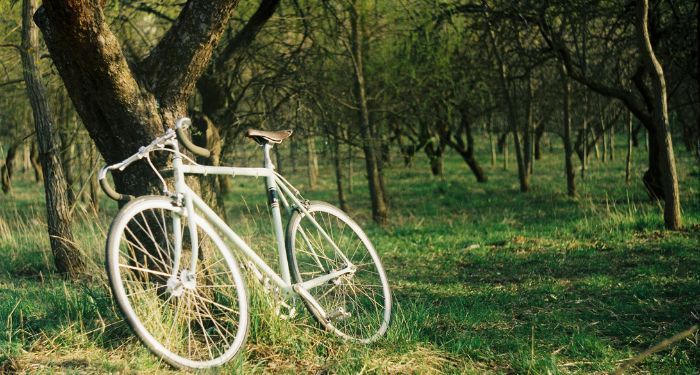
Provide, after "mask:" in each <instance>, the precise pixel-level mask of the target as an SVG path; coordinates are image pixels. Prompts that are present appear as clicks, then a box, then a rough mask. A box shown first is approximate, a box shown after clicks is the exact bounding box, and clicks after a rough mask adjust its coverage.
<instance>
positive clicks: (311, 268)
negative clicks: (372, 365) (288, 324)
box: [286, 202, 391, 343]
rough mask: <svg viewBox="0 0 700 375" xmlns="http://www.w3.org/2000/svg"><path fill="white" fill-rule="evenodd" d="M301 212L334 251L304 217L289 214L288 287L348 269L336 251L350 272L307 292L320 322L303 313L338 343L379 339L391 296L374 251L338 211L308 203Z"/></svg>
mask: <svg viewBox="0 0 700 375" xmlns="http://www.w3.org/2000/svg"><path fill="white" fill-rule="evenodd" d="M307 211H308V212H309V214H310V216H311V217H313V218H314V219H315V220H316V222H317V223H318V224H319V226H320V227H321V228H323V230H324V231H325V232H326V233H327V234H328V236H329V237H330V238H331V239H332V240H333V242H334V243H335V245H336V246H333V244H331V242H330V241H328V239H327V238H326V236H325V235H323V232H321V231H320V230H319V229H318V227H316V225H314V223H313V222H312V221H311V220H310V218H309V217H308V216H307V215H306V214H304V213H303V212H301V211H300V210H297V211H296V212H294V214H293V215H292V217H291V218H290V220H289V224H288V225H287V236H286V241H287V253H288V255H287V257H288V258H289V264H290V273H291V275H292V277H293V279H294V282H295V283H302V282H305V281H308V280H311V279H314V278H316V277H319V276H322V275H325V274H328V273H330V272H333V271H339V270H342V269H345V268H346V267H348V264H346V262H345V259H343V256H342V255H340V254H339V253H338V251H337V250H336V247H337V248H338V249H339V250H340V251H341V252H342V253H343V254H344V256H345V258H347V259H348V260H349V261H350V263H352V265H353V266H354V267H356V269H355V271H354V272H351V273H347V274H345V275H342V276H340V277H338V278H335V279H333V280H330V281H329V282H327V283H324V284H323V285H320V286H317V287H314V288H311V289H309V290H308V292H309V293H310V294H311V295H312V296H313V297H314V298H315V299H316V300H317V301H318V303H319V304H320V305H321V307H322V308H323V309H324V310H325V311H326V314H327V318H326V319H324V318H323V317H322V316H320V314H319V313H318V312H317V311H316V310H315V309H314V308H313V306H309V305H308V304H307V307H308V308H309V311H311V313H312V315H313V316H314V318H316V320H317V321H318V322H319V323H320V324H321V325H323V326H324V327H325V328H326V329H328V330H330V331H332V332H334V333H336V334H337V335H339V336H340V337H343V338H345V339H349V340H352V341H358V342H362V343H370V342H373V341H375V340H377V339H379V338H380V337H382V336H383V335H384V334H385V333H386V331H387V329H388V328H389V321H390V318H391V290H390V288H389V282H388V280H387V277H386V274H385V272H384V268H383V267H382V264H381V261H380V260H379V256H378V255H377V252H376V251H375V249H374V246H372V243H371V242H370V241H369V238H367V235H366V234H365V233H364V231H362V229H361V228H360V226H359V225H357V223H356V222H355V221H354V220H352V219H351V218H350V217H349V216H348V215H347V214H345V213H344V212H343V211H342V210H340V209H339V208H336V207H334V206H332V205H330V204H328V203H324V202H311V203H310V204H309V206H308V207H307Z"/></svg>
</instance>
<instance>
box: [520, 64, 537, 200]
mask: <svg viewBox="0 0 700 375" xmlns="http://www.w3.org/2000/svg"><path fill="white" fill-rule="evenodd" d="M532 84H533V83H532V72H531V71H528V72H527V82H526V86H527V87H526V90H525V93H526V95H525V121H526V122H525V132H524V134H523V138H524V142H523V149H524V151H525V152H524V155H523V168H525V173H526V174H528V175H531V174H532V171H533V167H532V159H533V140H534V133H535V131H534V119H533V113H532V105H533V103H532V101H533V98H532ZM528 178H529V177H528ZM521 191H527V190H522V186H521Z"/></svg>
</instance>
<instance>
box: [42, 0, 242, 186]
mask: <svg viewBox="0 0 700 375" xmlns="http://www.w3.org/2000/svg"><path fill="white" fill-rule="evenodd" d="M104 3H105V2H104V1H90V2H88V1H80V2H79V1H72V0H54V1H46V2H44V5H43V6H42V7H41V8H40V9H39V11H38V12H37V13H36V14H35V20H36V22H37V24H38V25H39V27H40V28H41V30H42V32H43V34H44V39H45V40H46V45H47V46H48V48H49V51H50V52H51V57H52V59H53V62H54V63H55V66H56V68H57V70H58V72H59V74H60V75H61V78H62V79H63V82H64V84H65V86H66V89H67V90H68V93H69V95H70V97H71V99H72V101H73V104H74V105H75V108H76V110H77V112H78V114H79V115H80V117H81V119H82V120H83V124H84V125H85V128H86V129H87V130H88V133H89V134H90V137H91V138H92V139H93V140H94V141H95V144H96V145H97V148H98V150H99V151H100V153H101V154H102V156H103V158H104V159H105V161H106V162H107V163H115V162H118V161H121V160H122V159H124V158H125V157H126V156H128V155H131V154H133V153H135V152H136V151H137V150H138V149H139V147H141V146H143V145H145V144H148V143H149V142H151V141H152V140H153V139H154V138H156V137H157V136H160V135H162V134H163V132H164V131H165V129H167V128H169V127H172V126H173V125H174V123H175V121H176V120H177V118H179V117H181V116H183V115H185V113H186V108H187V100H188V98H189V96H190V95H191V94H192V92H193V90H194V88H195V84H196V82H197V80H198V79H199V77H201V75H202V73H203V72H204V69H205V67H206V66H207V64H208V63H209V60H210V58H211V55H212V52H213V47H214V46H215V45H216V44H217V42H218V40H219V38H220V36H221V35H222V33H223V31H224V29H225V28H226V26H227V24H228V19H229V18H230V16H231V14H232V13H233V10H234V8H235V7H236V5H237V3H238V1H237V0H210V1H200V2H197V1H188V2H187V3H186V4H185V5H184V6H183V7H182V10H181V11H180V14H179V15H178V17H177V19H176V20H175V22H174V23H173V25H172V26H171V27H170V29H169V30H167V32H166V33H165V34H164V35H163V37H162V38H161V40H160V41H159V42H158V43H157V44H156V45H155V46H154V47H153V49H152V50H151V51H150V53H149V54H148V56H147V57H146V58H144V59H143V60H141V61H138V62H135V61H133V62H128V61H127V59H126V57H125V55H124V53H123V52H122V48H121V45H120V43H119V41H118V40H117V38H116V36H115V35H114V34H113V33H112V31H111V30H110V26H109V23H108V20H107V19H106V17H105V15H104V13H103V11H102V6H103V5H104ZM154 159H155V160H154V163H155V164H156V167H159V168H160V167H163V166H165V164H166V163H167V160H168V159H167V157H165V156H163V157H156V158H154ZM114 177H115V178H114V181H115V185H116V187H117V190H119V191H120V192H122V193H126V194H131V195H137V196H138V195H144V194H151V193H159V192H160V190H161V188H162V186H160V181H159V180H158V178H156V177H155V176H154V173H153V171H152V170H151V168H149V167H148V165H147V164H146V163H145V162H139V163H135V164H134V165H133V166H131V167H129V168H127V169H126V170H124V171H123V172H121V173H115V175H114ZM195 188H196V187H195Z"/></svg>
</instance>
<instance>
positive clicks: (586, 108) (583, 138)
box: [581, 92, 588, 180]
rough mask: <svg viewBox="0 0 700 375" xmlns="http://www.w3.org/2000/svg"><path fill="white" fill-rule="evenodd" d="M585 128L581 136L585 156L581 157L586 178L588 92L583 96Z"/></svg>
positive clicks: (583, 177) (583, 174)
mask: <svg viewBox="0 0 700 375" xmlns="http://www.w3.org/2000/svg"><path fill="white" fill-rule="evenodd" d="M582 126H583V129H582V130H581V137H582V142H581V144H582V145H583V157H582V158H581V179H582V180H583V179H585V178H586V167H587V164H588V92H586V93H585V94H584V96H583V122H582Z"/></svg>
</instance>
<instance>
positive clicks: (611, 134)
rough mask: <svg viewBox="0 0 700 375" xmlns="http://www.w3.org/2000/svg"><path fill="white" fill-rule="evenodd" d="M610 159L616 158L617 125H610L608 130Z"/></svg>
mask: <svg viewBox="0 0 700 375" xmlns="http://www.w3.org/2000/svg"><path fill="white" fill-rule="evenodd" d="M608 147H609V150H608V160H610V161H614V160H615V125H614V124H613V125H612V126H610V129H609V130H608Z"/></svg>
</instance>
